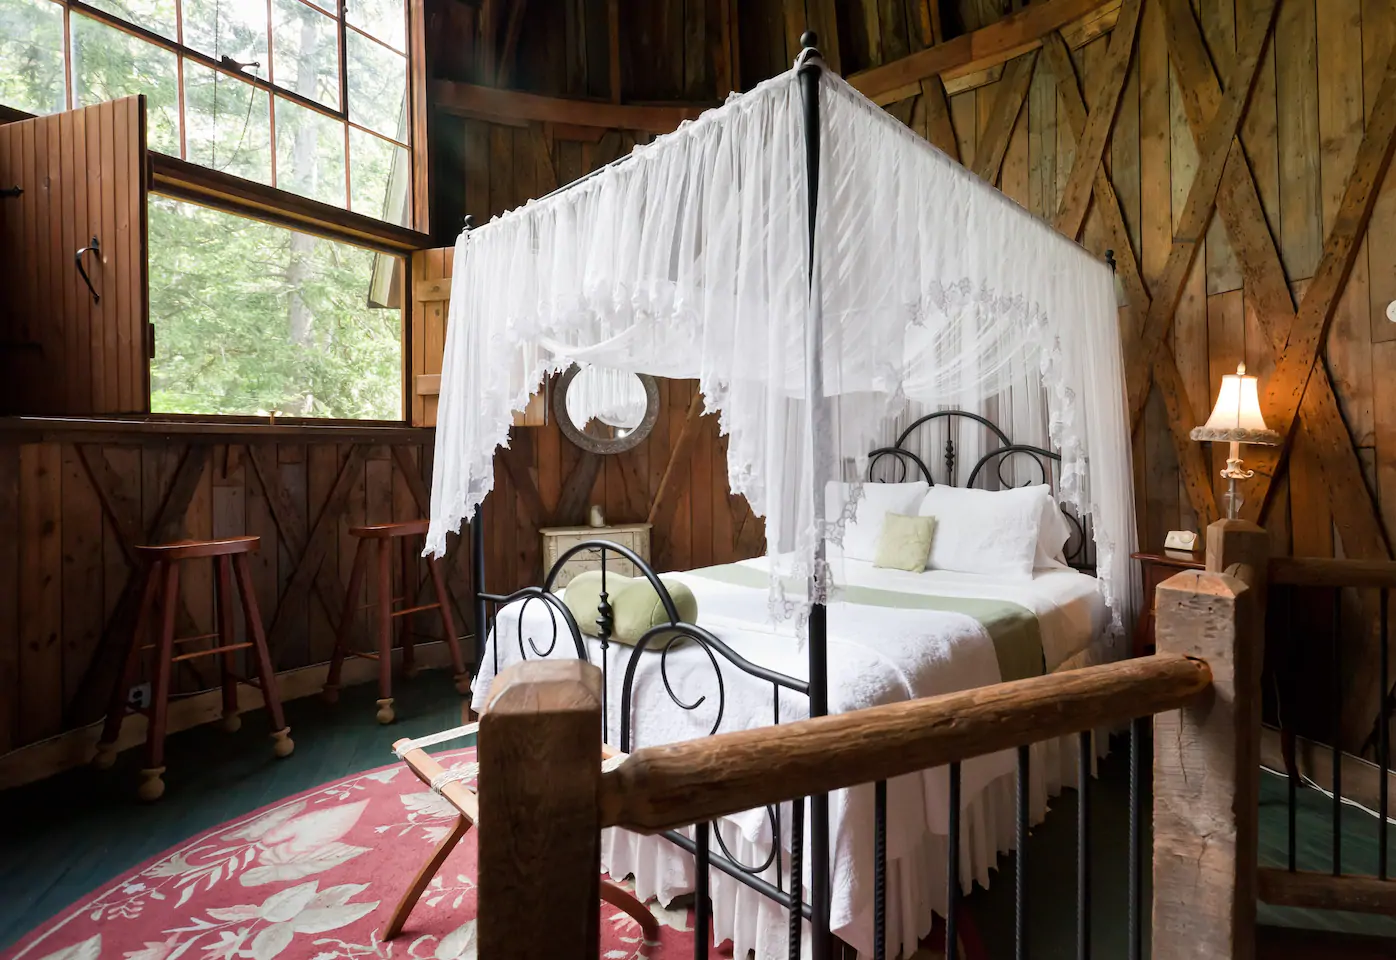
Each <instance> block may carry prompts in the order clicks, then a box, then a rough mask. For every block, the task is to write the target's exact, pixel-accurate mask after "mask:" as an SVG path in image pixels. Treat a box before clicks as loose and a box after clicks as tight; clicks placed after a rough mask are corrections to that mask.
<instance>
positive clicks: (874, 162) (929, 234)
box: [428, 71, 1135, 626]
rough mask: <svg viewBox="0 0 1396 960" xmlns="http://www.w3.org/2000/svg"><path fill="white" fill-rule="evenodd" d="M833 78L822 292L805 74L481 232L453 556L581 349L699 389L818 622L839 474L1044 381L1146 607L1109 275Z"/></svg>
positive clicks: (467, 250) (470, 255) (465, 280)
mask: <svg viewBox="0 0 1396 960" xmlns="http://www.w3.org/2000/svg"><path fill="white" fill-rule="evenodd" d="M819 89H820V105H821V111H822V117H821V125H820V126H821V139H822V144H821V148H820V177H819V201H818V212H817V230H816V241H815V269H814V278H813V285H812V290H811V281H810V278H809V273H808V269H809V267H808V259H807V252H806V251H807V242H808V228H807V223H808V219H807V214H808V208H807V203H808V201H807V196H806V173H805V171H806V158H805V140H804V132H803V125H802V124H803V120H802V113H801V95H800V87H799V83H798V78H797V75H796V73H795V72H794V71H791V72H788V73H785V74H782V75H781V76H778V77H775V78H773V79H771V80H768V81H766V82H765V83H762V84H761V85H760V86H758V87H757V88H755V89H754V90H752V91H751V92H749V93H747V94H744V95H741V96H733V97H732V98H730V99H729V101H728V102H727V104H726V105H724V106H723V107H721V108H719V109H716V110H712V111H709V112H708V113H706V114H704V115H703V116H702V117H700V118H699V119H698V120H696V121H693V122H692V123H688V124H685V125H684V126H683V127H681V128H680V129H679V130H678V131H676V132H675V133H673V134H671V135H668V136H665V137H661V138H659V139H657V140H655V141H654V142H653V143H651V144H649V145H646V146H641V147H637V148H636V150H635V153H634V154H633V155H632V156H631V157H630V158H629V159H627V160H626V161H625V162H623V163H620V164H617V165H614V166H612V167H610V168H606V169H604V170H602V171H600V172H599V173H598V174H596V175H595V176H593V177H591V178H589V179H588V180H586V181H585V182H583V183H580V184H577V185H575V186H574V187H572V188H571V189H568V190H565V191H562V192H560V193H557V194H554V195H552V196H550V197H548V198H545V199H543V200H541V201H530V202H529V203H528V204H527V205H526V206H525V207H523V208H521V209H519V210H515V211H513V212H511V213H509V214H506V215H504V216H502V217H497V218H495V219H494V220H492V221H491V222H490V223H489V224H486V225H485V226H483V227H481V228H479V229H477V230H475V231H473V232H471V233H469V234H462V236H461V237H460V239H459V240H458V241H457V243H456V251H455V269H454V274H453V276H454V283H453V287H452V295H451V305H450V314H449V318H450V324H449V332H448V336H447V344H446V357H445V362H444V366H443V377H442V387H441V403H440V408H439V415H438V426H437V435H436V461H435V462H436V465H437V466H436V471H435V473H434V476H433V483H432V511H431V532H430V534H429V536H428V551H429V552H432V553H435V554H439V553H440V552H442V551H443V550H444V548H445V539H446V534H447V531H451V530H458V529H459V527H460V523H461V521H462V520H463V519H464V518H466V517H467V516H469V515H470V513H471V512H472V511H473V509H474V507H475V505H476V504H478V503H479V502H480V501H481V500H482V499H483V498H484V496H485V495H486V494H487V493H488V492H489V490H490V488H491V486H492V485H493V456H494V451H495V449H496V448H497V447H498V446H500V445H501V444H504V443H507V440H508V429H509V424H510V420H511V416H512V413H513V411H516V410H521V409H523V407H524V406H525V404H526V403H527V400H528V397H529V395H530V394H531V393H532V392H533V391H534V390H535V389H536V388H537V387H538V385H539V384H540V383H541V381H542V380H543V378H544V377H545V376H546V375H547V374H548V373H550V372H556V371H559V370H562V369H565V368H566V367H567V366H568V365H569V364H571V363H573V362H577V363H581V364H584V365H586V364H591V365H595V366H598V367H606V368H611V369H614V370H623V371H633V372H638V373H648V374H653V375H656V376H665V377H679V378H697V379H698V380H699V382H700V387H701V389H702V391H703V394H704V397H705V399H706V402H707V405H708V408H709V409H710V410H713V409H715V410H716V411H717V412H718V414H719V416H720V418H721V425H722V429H723V431H724V432H725V433H726V434H728V436H729V438H730V442H729V446H728V454H727V464H728V479H729V482H730V484H731V488H732V490H733V491H734V492H736V493H740V494H743V495H744V496H746V498H747V499H748V501H749V502H750V504H751V507H752V509H753V510H754V511H755V512H756V513H757V514H759V515H762V516H764V517H765V518H766V531H767V546H768V553H769V555H770V556H771V557H772V560H773V562H772V570H773V577H772V606H773V610H774V612H775V613H776V614H778V615H780V616H786V617H788V616H792V615H793V616H799V615H800V614H801V613H802V612H803V611H805V610H807V609H808V604H809V603H811V602H814V601H820V600H824V599H826V598H827V596H828V592H829V588H830V587H831V586H832V585H833V583H834V582H836V581H837V579H838V558H839V552H840V551H839V543H840V541H841V538H842V529H843V518H842V517H829V518H827V519H826V518H825V517H824V516H823V513H824V502H823V501H824V491H825V484H826V482H827V481H829V480H833V479H849V480H856V479H857V478H859V477H862V476H863V475H864V470H865V467H866V454H867V451H869V450H870V449H872V448H873V447H876V446H878V445H879V444H880V443H882V442H884V432H885V429H886V425H887V424H889V423H891V422H892V421H893V420H894V419H895V418H896V417H897V416H898V415H899V414H901V413H903V412H904V410H905V408H906V406H907V404H908V402H916V403H920V404H924V405H926V406H927V407H928V408H934V407H936V406H945V405H949V406H964V407H966V408H969V409H978V408H979V407H981V406H982V405H983V404H984V403H985V402H987V401H989V400H990V399H991V398H1001V397H1005V396H1015V397H1016V398H1018V399H1016V400H1015V401H1014V402H1015V405H1017V404H1021V405H1022V407H1023V409H1024V410H1027V409H1028V408H1029V407H1030V406H1031V404H1032V403H1033V402H1038V403H1039V404H1040V398H1041V397H1042V396H1044V395H1045V404H1044V405H1041V406H1039V410H1041V409H1042V407H1044V406H1045V413H1046V416H1045V418H1043V417H1038V418H1037V420H1038V422H1041V423H1043V424H1044V430H1045V436H1042V437H1040V438H1037V440H1036V441H1035V440H1034V439H1033V438H1030V437H1019V436H1014V439H1015V440H1017V441H1018V442H1041V443H1042V444H1043V445H1050V446H1051V448H1052V449H1054V450H1056V451H1057V452H1059V453H1060V454H1061V456H1062V462H1061V468H1060V483H1059V486H1058V495H1059V497H1060V499H1061V500H1062V501H1063V502H1064V503H1069V504H1071V505H1073V506H1074V507H1075V508H1076V510H1077V511H1078V513H1080V514H1081V515H1085V514H1089V515H1090V516H1091V518H1092V521H1093V529H1094V536H1095V540H1096V549H1097V565H1098V570H1099V575H1100V580H1101V588H1102V591H1103V592H1104V594H1105V598H1106V600H1107V602H1108V603H1109V604H1110V606H1111V608H1112V610H1113V611H1114V618H1113V619H1114V622H1115V624H1116V625H1117V626H1119V625H1120V624H1121V623H1122V622H1128V619H1127V614H1128V610H1127V608H1128V606H1129V605H1130V604H1131V603H1132V602H1133V595H1134V592H1135V591H1134V590H1133V589H1132V587H1131V584H1130V562H1129V554H1130V547H1131V545H1132V543H1133V538H1134V510H1133V491H1132V471H1131V467H1130V441H1129V431H1128V427H1127V420H1126V417H1125V401H1124V377H1123V369H1122V363H1121V351H1120V340H1119V333H1118V328H1117V320H1116V306H1115V295H1114V284H1113V279H1112V277H1111V274H1110V271H1109V268H1108V267H1107V266H1106V265H1104V264H1102V263H1101V262H1099V261H1097V260H1095V259H1094V258H1093V257H1091V256H1090V255H1089V254H1088V253H1087V252H1085V251H1084V250H1082V249H1081V248H1080V247H1078V246H1077V245H1076V244H1074V243H1071V242H1069V241H1067V240H1066V239H1065V238H1063V237H1062V236H1060V235H1059V234H1057V233H1056V232H1055V231H1054V230H1053V229H1052V228H1051V227H1050V226H1049V225H1047V224H1045V223H1043V222H1041V221H1040V220H1038V219H1036V218H1035V217H1033V216H1032V215H1031V214H1029V213H1027V212H1026V211H1024V210H1023V209H1022V208H1021V207H1019V206H1017V205H1016V204H1014V203H1013V202H1012V201H1010V200H1008V199H1007V198H1006V197H1004V196H1003V195H1002V194H1001V193H999V192H998V191H997V190H994V189H993V188H991V187H989V186H987V185H986V184H984V183H983V182H982V181H980V180H979V179H977V178H976V177H974V176H973V175H972V174H970V173H968V172H967V171H966V170H964V168H962V167H960V166H959V165H958V164H956V163H954V162H953V161H951V160H950V159H948V158H947V157H945V156H944V155H943V154H942V153H940V152H939V151H937V150H935V149H934V148H933V147H931V146H930V145H929V144H927V143H926V142H925V141H923V140H921V139H920V138H919V137H916V136H915V135H914V134H912V133H911V132H910V131H909V130H907V129H906V128H905V127H904V126H903V125H902V124H900V123H899V122H897V121H896V120H895V119H894V118H892V117H890V116H888V115H887V114H886V113H884V112H883V111H882V110H881V109H880V108H878V107H877V106H876V105H874V104H873V103H872V102H870V101H868V100H867V99H865V98H864V97H863V96H862V95H861V94H859V93H858V92H857V91H855V90H854V89H853V88H852V87H851V86H849V85H848V84H847V83H846V82H845V81H843V80H842V79H840V78H838V77H836V76H834V75H832V74H830V73H828V72H824V73H823V76H822V79H821V82H820V88H819ZM812 330H818V331H820V332H821V336H819V337H818V339H817V341H816V340H814V338H811V337H810V336H809V333H810V331H812ZM816 351H817V353H818V355H819V356H820V360H821V362H820V363H819V365H818V366H817V367H813V366H812V364H811V362H810V358H811V357H813V356H815V355H816ZM812 372H813V373H814V374H815V376H813V377H811V376H810V375H811V373H812ZM811 384H814V385H815V389H813V390H812V388H811ZM1025 385H1030V386H1031V390H1028V389H1025ZM1015 391H1016V393H1015ZM1034 391H1037V392H1038V396H1039V400H1038V401H1030V400H1029V399H1028V398H1027V394H1028V393H1029V392H1034ZM1041 391H1045V394H1044V393H1042V392H1041ZM811 395H814V396H815V397H816V400H817V402H815V403H814V404H810V403H809V397H810V396H811ZM825 542H827V544H828V546H827V548H826V547H825V546H824V543H825ZM826 550H827V559H826ZM815 572H818V573H820V574H821V575H820V576H811V574H813V573H815Z"/></svg>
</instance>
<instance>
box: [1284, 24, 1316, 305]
mask: <svg viewBox="0 0 1396 960" xmlns="http://www.w3.org/2000/svg"><path fill="white" fill-rule="evenodd" d="M1317 66H1318V64H1317V24H1316V16H1315V10H1314V3H1313V0H1288V2H1286V3H1284V4H1283V5H1282V9H1281V11H1280V19H1279V22H1278V23H1277V24H1276V25H1275V89H1276V95H1277V97H1278V99H1279V103H1280V104H1281V106H1282V109H1280V110H1279V111H1278V114H1277V116H1278V124H1277V129H1276V133H1277V138H1278V146H1279V159H1280V233H1279V238H1280V255H1281V256H1282V257H1283V258H1284V265H1285V272H1286V273H1287V274H1288V275H1289V278H1290V280H1302V279H1306V278H1308V277H1311V276H1313V273H1314V268H1315V267H1316V266H1318V258H1319V254H1320V251H1321V250H1322V247H1323V222H1322V210H1323V207H1322V191H1321V183H1320V172H1319V163H1320V157H1321V156H1322V144H1321V142H1320V138H1319V129H1318V69H1317Z"/></svg>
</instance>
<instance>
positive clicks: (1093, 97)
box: [1057, 37, 1132, 258]
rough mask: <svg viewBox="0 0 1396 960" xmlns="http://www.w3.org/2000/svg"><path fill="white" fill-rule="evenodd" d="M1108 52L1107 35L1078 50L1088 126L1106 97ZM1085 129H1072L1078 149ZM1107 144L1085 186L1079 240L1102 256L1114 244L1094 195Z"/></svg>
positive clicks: (1103, 166) (1059, 107) (1108, 148)
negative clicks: (1085, 201)
mask: <svg viewBox="0 0 1396 960" xmlns="http://www.w3.org/2000/svg"><path fill="white" fill-rule="evenodd" d="M1109 54H1110V49H1109V38H1108V37H1098V38H1096V39H1095V40H1092V41H1091V42H1090V43H1087V44H1084V45H1083V46H1081V47H1080V49H1079V50H1078V51H1077V56H1078V58H1079V62H1080V64H1081V69H1080V71H1079V74H1078V75H1079V76H1082V77H1086V78H1087V80H1088V82H1087V84H1086V89H1087V90H1088V91H1090V96H1089V97H1087V98H1085V102H1086V103H1087V104H1088V108H1087V126H1089V122H1090V121H1089V117H1090V112H1089V111H1090V110H1093V109H1095V106H1096V104H1098V103H1099V102H1100V101H1101V100H1102V98H1103V97H1104V91H1102V90H1101V89H1100V79H1101V77H1102V76H1103V74H1104V73H1105V71H1106V70H1108V69H1109V66H1110V64H1109ZM1131 59H1132V58H1131ZM1057 89H1058V95H1059V99H1058V101H1057V103H1058V109H1059V110H1060V109H1061V99H1060V97H1061V96H1062V94H1061V88H1060V87H1058V88H1057ZM1118 110H1119V100H1118V97H1117V99H1116V111H1117V115H1118ZM1085 131H1086V127H1082V129H1081V130H1079V131H1078V130H1077V129H1076V128H1075V127H1074V126H1072V127H1071V132H1072V134H1073V135H1074V136H1075V144H1074V145H1073V149H1079V145H1080V143H1081V137H1082V136H1083V135H1084V133H1085ZM1113 132H1114V126H1113V124H1112V125H1111V133H1112V135H1113ZM1105 144H1106V145H1105V148H1104V150H1103V151H1102V153H1101V159H1100V160H1099V161H1098V162H1097V163H1096V167H1095V170H1094V171H1093V172H1092V173H1091V178H1090V182H1089V183H1088V184H1087V186H1086V190H1087V193H1088V195H1089V200H1088V204H1089V205H1088V206H1087V207H1086V216H1085V218H1084V219H1083V220H1082V221H1081V231H1080V234H1079V236H1078V239H1079V240H1080V242H1081V245H1082V246H1084V247H1085V248H1086V249H1087V250H1089V251H1091V253H1093V254H1095V255H1096V256H1097V257H1102V258H1103V257H1104V256H1105V251H1106V250H1107V249H1109V248H1110V247H1111V246H1113V244H1109V243H1106V242H1105V224H1104V221H1103V219H1102V216H1101V204H1100V202H1099V200H1098V199H1097V198H1096V196H1095V185H1096V183H1097V181H1098V180H1099V178H1100V175H1101V173H1102V171H1104V170H1105V169H1106V168H1107V164H1106V162H1105V158H1106V157H1107V156H1108V155H1109V152H1110V146H1109V144H1110V141H1109V140H1108V139H1107V140H1106V142H1105ZM1072 164H1073V166H1074V165H1075V154H1074V153H1073V156H1072ZM1106 176H1107V177H1108V174H1106Z"/></svg>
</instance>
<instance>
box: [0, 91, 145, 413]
mask: <svg viewBox="0 0 1396 960" xmlns="http://www.w3.org/2000/svg"><path fill="white" fill-rule="evenodd" d="M147 183H148V176H147V163H146V150H145V98H144V97H125V98H123V99H121V100H114V101H111V102H109V103H101V104H97V105H96V106H91V107H85V108H83V109H81V110H71V111H68V112H65V113H59V114H55V115H53V116H48V117H38V118H35V119H32V120H20V121H17V122H14V123H8V124H5V125H3V126H0V188H4V189H6V190H12V189H13V188H15V187H18V188H19V189H20V190H21V191H22V192H21V193H19V194H18V195H13V196H11V195H6V196H5V197H4V198H3V199H0V291H3V292H0V413H7V414H13V413H27V414H92V413H144V412H147V411H149V409H150V369H149V364H148V361H147V356H148V353H147V350H148V345H149V344H148V333H147V328H148V320H147V318H148V312H149V311H148V291H147V287H146V197H147ZM94 237H95V238H96V239H97V246H98V250H97V251H92V252H89V253H87V254H85V255H84V256H83V257H82V264H83V267H84V269H85V270H86V271H87V275H88V277H89V278H90V280H91V289H90V290H89V288H88V285H87V283H85V282H84V281H83V279H82V276H81V274H80V272H79V270H78V267H77V262H76V261H75V255H76V253H77V251H78V250H79V249H82V248H86V247H90V246H91V245H92V243H93V238H94ZM94 293H95V294H96V296H94Z"/></svg>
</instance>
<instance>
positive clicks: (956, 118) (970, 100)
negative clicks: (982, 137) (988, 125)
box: [949, 90, 979, 170]
mask: <svg viewBox="0 0 1396 960" xmlns="http://www.w3.org/2000/svg"><path fill="white" fill-rule="evenodd" d="M978 96H979V91H978V90H968V91H966V92H964V93H957V94H956V95H955V96H953V97H951V98H950V101H949V102H950V123H951V126H952V127H953V128H954V130H955V138H956V141H957V144H956V146H957V147H958V149H959V151H960V162H961V163H962V164H964V165H965V166H966V167H968V168H969V169H971V170H973V169H974V161H975V158H976V157H977V156H978V150H977V148H978V144H979V107H978V103H979V101H978V99H977V98H978Z"/></svg>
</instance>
